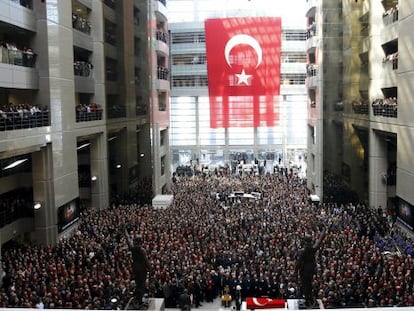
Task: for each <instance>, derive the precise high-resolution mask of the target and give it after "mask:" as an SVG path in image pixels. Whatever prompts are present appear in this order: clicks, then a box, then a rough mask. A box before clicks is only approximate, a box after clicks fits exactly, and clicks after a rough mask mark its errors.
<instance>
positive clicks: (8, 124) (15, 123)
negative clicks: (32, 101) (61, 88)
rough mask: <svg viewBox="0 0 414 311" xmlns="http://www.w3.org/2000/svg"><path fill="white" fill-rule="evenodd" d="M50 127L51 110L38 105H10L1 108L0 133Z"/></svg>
mask: <svg viewBox="0 0 414 311" xmlns="http://www.w3.org/2000/svg"><path fill="white" fill-rule="evenodd" d="M48 125H49V110H48V108H47V107H43V108H41V107H39V106H38V105H29V104H19V105H15V104H13V103H9V104H8V105H3V106H1V107H0V131H9V130H16V129H23V128H31V127H40V126H48Z"/></svg>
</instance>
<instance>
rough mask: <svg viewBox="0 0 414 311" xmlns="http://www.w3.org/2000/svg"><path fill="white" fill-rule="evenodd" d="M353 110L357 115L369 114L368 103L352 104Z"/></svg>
mask: <svg viewBox="0 0 414 311" xmlns="http://www.w3.org/2000/svg"><path fill="white" fill-rule="evenodd" d="M352 110H353V112H354V113H355V114H368V103H364V102H352Z"/></svg>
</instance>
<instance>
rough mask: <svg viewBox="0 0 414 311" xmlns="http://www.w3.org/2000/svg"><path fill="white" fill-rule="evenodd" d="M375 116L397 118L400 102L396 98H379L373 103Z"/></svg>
mask: <svg viewBox="0 0 414 311" xmlns="http://www.w3.org/2000/svg"><path fill="white" fill-rule="evenodd" d="M372 111H373V113H374V116H383V117H392V118H396V117H397V112H398V101H397V98H396V97H389V98H378V99H375V100H374V101H373V102H372Z"/></svg>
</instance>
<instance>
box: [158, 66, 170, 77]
mask: <svg viewBox="0 0 414 311" xmlns="http://www.w3.org/2000/svg"><path fill="white" fill-rule="evenodd" d="M168 73H169V70H168V68H166V67H163V66H158V67H157V77H158V79H161V80H168Z"/></svg>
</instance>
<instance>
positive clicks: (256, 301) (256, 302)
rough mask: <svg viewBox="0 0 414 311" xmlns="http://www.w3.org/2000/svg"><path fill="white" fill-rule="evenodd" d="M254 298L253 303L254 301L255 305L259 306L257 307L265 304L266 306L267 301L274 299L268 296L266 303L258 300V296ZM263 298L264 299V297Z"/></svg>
mask: <svg viewBox="0 0 414 311" xmlns="http://www.w3.org/2000/svg"><path fill="white" fill-rule="evenodd" d="M252 300H253V303H254V305H255V306H257V307H264V306H265V305H267V303H268V302H269V301H270V300H272V299H269V298H267V299H266V302H265V303H260V302H259V301H258V300H257V298H253V299H252ZM262 300H264V299H262Z"/></svg>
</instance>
